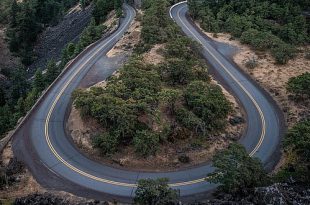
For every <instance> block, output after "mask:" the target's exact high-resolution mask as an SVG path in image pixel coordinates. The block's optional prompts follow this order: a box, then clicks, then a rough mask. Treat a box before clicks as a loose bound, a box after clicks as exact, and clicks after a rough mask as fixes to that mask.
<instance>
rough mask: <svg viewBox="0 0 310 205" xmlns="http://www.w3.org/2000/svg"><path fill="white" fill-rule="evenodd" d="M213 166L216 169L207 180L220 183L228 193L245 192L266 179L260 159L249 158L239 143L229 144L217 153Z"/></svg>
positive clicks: (263, 182) (260, 184)
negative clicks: (225, 148)
mask: <svg viewBox="0 0 310 205" xmlns="http://www.w3.org/2000/svg"><path fill="white" fill-rule="evenodd" d="M213 166H214V167H215V168H216V170H215V171H214V172H213V173H212V174H210V175H209V176H208V179H207V180H208V181H210V182H213V183H220V184H221V185H220V187H221V189H222V190H223V191H225V192H228V193H232V194H247V193H249V192H250V191H253V189H254V188H255V187H258V186H262V185H264V184H265V183H266V182H267V181H268V177H267V174H266V172H265V171H264V169H263V166H262V164H261V163H260V161H259V160H258V159H256V158H251V157H250V156H249V155H248V153H247V152H246V150H245V148H244V147H243V146H242V145H239V144H231V145H230V146H229V147H228V149H227V150H223V151H221V152H219V153H217V154H216V155H215V156H214V158H213Z"/></svg>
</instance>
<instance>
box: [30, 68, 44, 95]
mask: <svg viewBox="0 0 310 205" xmlns="http://www.w3.org/2000/svg"><path fill="white" fill-rule="evenodd" d="M33 88H34V89H36V90H37V91H38V92H41V91H43V90H44V89H45V82H44V77H43V74H42V71H41V70H40V69H38V70H37V71H36V73H35V75H34V81H33Z"/></svg>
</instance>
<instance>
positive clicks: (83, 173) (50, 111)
mask: <svg viewBox="0 0 310 205" xmlns="http://www.w3.org/2000/svg"><path fill="white" fill-rule="evenodd" d="M178 17H179V18H180V10H179V12H178ZM129 19H131V17H130V18H129ZM129 23H130V21H128V22H127V24H126V26H125V27H124V28H126V27H127V25H128V24H129ZM181 23H182V24H183V25H184V26H185V27H186V28H187V29H188V30H189V31H190V29H189V28H188V27H187V26H186V25H185V24H184V23H183V22H182V21H181ZM122 31H123V29H122V30H121V31H119V32H118V33H117V34H115V37H113V38H111V39H110V40H109V41H108V42H106V43H105V44H104V45H102V46H101V47H100V48H98V49H97V50H96V52H95V53H94V54H93V55H92V56H91V57H89V58H88V60H87V61H86V62H85V63H84V64H82V65H81V66H80V67H79V68H78V69H77V70H76V71H75V72H74V74H73V75H72V76H71V77H70V79H69V80H68V81H67V83H66V84H65V85H64V86H63V88H62V89H61V91H60V93H59V94H58V95H57V97H56V98H55V101H54V102H53V104H52V106H51V108H50V110H49V112H48V115H47V118H46V121H45V139H46V142H47V144H48V147H49V148H50V150H51V151H52V153H53V154H54V156H55V157H56V158H57V159H58V160H59V161H60V162H61V163H63V164H64V165H65V166H67V167H68V168H69V169H71V170H73V171H75V172H77V173H79V174H80V175H82V176H85V177H88V178H90V179H93V180H96V181H99V182H103V183H107V184H112V185H117V186H124V187H137V184H136V183H123V182H117V181H113V180H108V179H104V178H100V177H96V176H94V175H91V174H89V173H87V172H84V171H82V170H80V169H78V168H76V167H75V166H73V165H71V164H70V163H68V162H67V161H66V160H64V159H63V158H62V157H61V156H60V155H59V154H58V152H57V151H56V150H55V148H54V146H53V145H52V143H51V141H50V137H49V131H48V130H49V122H50V118H51V115H52V113H53V111H54V109H55V106H56V104H57V102H58V101H59V99H60V97H61V96H62V94H63V93H64V91H65V89H66V88H67V87H68V85H69V84H70V83H71V81H72V80H73V78H74V77H75V76H76V75H77V74H78V73H79V72H80V71H81V70H82V68H83V67H84V66H85V65H86V64H87V63H88V62H89V61H90V60H91V59H92V58H93V57H94V56H95V55H96V54H97V53H98V52H99V51H100V50H101V49H102V48H104V47H105V46H106V45H107V44H109V43H110V42H111V41H112V40H114V38H116V36H117V35H118V34H120V33H121V32H122ZM190 32H191V31H190ZM191 33H192V32H191ZM192 34H193V33H192ZM193 36H194V37H195V38H196V39H197V40H198V41H199V42H200V43H201V44H202V42H201V41H200V40H199V39H198V38H197V36H196V35H195V34H193ZM202 45H203V44H202ZM203 46H204V45H203ZM204 48H205V49H206V50H207V51H208V52H209V53H210V54H211V55H212V57H213V58H214V59H215V60H216V61H217V62H218V63H219V64H220V65H221V66H222V67H223V68H224V69H225V70H226V72H227V73H228V74H229V75H230V76H231V77H232V78H233V79H234V80H235V81H236V82H237V83H238V84H239V86H240V87H241V88H242V90H244V91H245V93H246V94H247V95H248V96H249V97H250V99H251V100H252V102H253V103H254V105H255V106H256V108H257V110H258V111H259V113H260V116H261V119H262V124H263V130H262V135H261V138H260V141H259V143H258V144H257V145H256V147H255V149H254V150H253V151H252V152H251V153H250V156H253V155H254V154H255V152H256V151H257V150H258V149H259V147H260V145H261V144H262V142H263V140H264V136H265V120H264V115H263V113H262V111H261V109H260V107H259V106H258V104H257V102H256V101H255V100H254V99H253V97H252V96H251V94H250V93H249V92H248V91H247V90H246V89H245V88H244V87H243V86H242V85H241V84H240V83H239V82H238V80H237V79H236V78H235V77H234V76H233V75H232V74H231V73H230V72H229V71H228V69H227V68H226V67H225V66H224V65H223V64H222V63H221V62H220V61H219V60H218V59H217V58H216V57H215V56H214V55H213V54H212V53H211V52H210V50H209V49H208V48H207V47H206V46H204ZM205 180H206V178H201V179H196V180H191V181H186V182H179V183H171V184H169V186H171V187H177V186H186V185H191V184H196V183H201V182H204V181H205Z"/></svg>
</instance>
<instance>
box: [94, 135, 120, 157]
mask: <svg viewBox="0 0 310 205" xmlns="http://www.w3.org/2000/svg"><path fill="white" fill-rule="evenodd" d="M93 143H94V145H95V147H98V148H100V151H101V153H102V154H103V155H110V154H114V153H115V152H117V150H118V145H119V139H118V136H117V134H115V135H113V134H109V133H104V134H101V135H98V136H96V137H95V138H94V141H93Z"/></svg>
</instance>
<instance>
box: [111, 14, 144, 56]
mask: <svg viewBox="0 0 310 205" xmlns="http://www.w3.org/2000/svg"><path fill="white" fill-rule="evenodd" d="M140 35H141V23H140V21H138V20H137V17H136V18H135V19H134V20H133V22H132V23H131V25H130V27H129V29H128V31H127V32H126V33H125V35H124V36H123V37H122V39H121V40H119V41H118V42H117V44H116V45H115V46H114V47H113V48H112V49H111V50H110V51H109V52H108V53H107V56H108V57H110V58H111V57H115V56H117V55H120V54H124V53H125V54H127V55H128V54H130V53H131V52H132V50H133V48H134V47H135V46H136V45H137V44H138V43H139V41H140Z"/></svg>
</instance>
